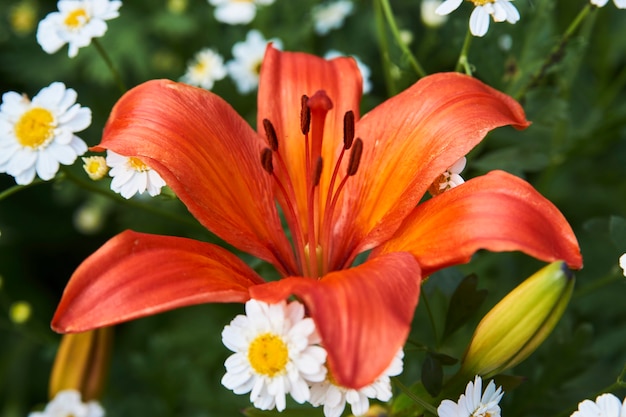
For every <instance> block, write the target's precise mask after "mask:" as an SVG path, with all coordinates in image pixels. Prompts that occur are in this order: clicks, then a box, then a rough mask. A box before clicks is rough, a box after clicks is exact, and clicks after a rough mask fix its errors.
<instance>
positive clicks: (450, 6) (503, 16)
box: [435, 0, 520, 36]
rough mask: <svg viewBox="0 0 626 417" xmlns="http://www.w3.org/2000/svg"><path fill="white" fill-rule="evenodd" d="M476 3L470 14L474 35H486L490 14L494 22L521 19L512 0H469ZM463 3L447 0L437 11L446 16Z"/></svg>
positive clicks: (510, 21) (511, 21) (470, 23)
mask: <svg viewBox="0 0 626 417" xmlns="http://www.w3.org/2000/svg"><path fill="white" fill-rule="evenodd" d="M467 1H471V2H472V3H474V6H475V7H474V10H473V11H472V14H471V15H470V22H469V27H470V32H471V33H472V35H474V36H485V34H486V33H487V30H488V29H489V16H491V17H492V18H493V21H494V22H504V21H505V20H506V21H507V22H509V23H516V22H517V21H518V20H519V19H520V15H519V12H518V11H517V9H516V8H515V6H513V3H511V1H512V0H467ZM461 3H463V0H445V1H444V2H443V3H442V4H441V5H440V6H439V7H438V8H437V10H435V13H437V14H439V15H442V16H445V15H448V14H450V13H452V12H453V11H455V10H456V9H458V8H459V6H460V5H461Z"/></svg>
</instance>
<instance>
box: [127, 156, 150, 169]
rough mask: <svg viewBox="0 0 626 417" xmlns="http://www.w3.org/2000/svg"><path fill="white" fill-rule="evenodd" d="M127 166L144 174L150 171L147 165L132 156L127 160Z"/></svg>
mask: <svg viewBox="0 0 626 417" xmlns="http://www.w3.org/2000/svg"><path fill="white" fill-rule="evenodd" d="M128 164H129V165H130V167H131V168H132V169H134V170H135V171H137V172H144V171H147V170H149V169H150V168H149V167H148V165H146V164H144V163H143V162H141V160H140V159H139V158H135V157H134V156H131V157H130V158H128Z"/></svg>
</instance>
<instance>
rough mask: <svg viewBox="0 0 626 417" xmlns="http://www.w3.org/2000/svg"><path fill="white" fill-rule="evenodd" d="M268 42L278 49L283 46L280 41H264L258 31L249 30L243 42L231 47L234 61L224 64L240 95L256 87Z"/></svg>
mask: <svg viewBox="0 0 626 417" xmlns="http://www.w3.org/2000/svg"><path fill="white" fill-rule="evenodd" d="M269 42H271V43H272V45H273V46H274V47H275V48H278V49H281V48H282V46H283V44H282V42H281V40H280V39H270V40H266V39H265V38H264V37H263V35H262V34H261V32H259V31H258V30H251V31H250V32H248V34H247V35H246V40H245V41H243V42H237V43H235V44H234V45H233V58H234V59H233V60H231V61H229V62H228V63H227V64H226V69H227V70H228V74H229V75H230V77H231V78H232V79H233V81H234V82H235V84H236V86H237V91H239V92H240V93H241V94H247V93H250V92H252V91H254V90H256V88H257V87H258V85H259V73H260V71H261V63H262V62H263V57H264V56H265V49H266V47H267V44H268V43H269Z"/></svg>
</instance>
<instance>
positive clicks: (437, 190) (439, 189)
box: [428, 156, 467, 195]
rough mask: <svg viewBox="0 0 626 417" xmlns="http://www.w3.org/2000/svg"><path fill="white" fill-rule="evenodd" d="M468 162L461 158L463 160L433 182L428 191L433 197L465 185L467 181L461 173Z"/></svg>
mask: <svg viewBox="0 0 626 417" xmlns="http://www.w3.org/2000/svg"><path fill="white" fill-rule="evenodd" d="M466 162H467V160H466V159H465V157H464V156H463V157H461V159H459V160H458V161H456V162H455V163H454V164H452V166H451V167H450V168H448V169H446V170H445V171H444V173H443V174H441V175H440V176H439V178H437V179H436V180H435V181H434V182H433V184H432V185H431V186H430V188H429V189H428V191H429V192H430V193H431V194H432V195H439V194H441V193H443V192H444V191H447V190H449V189H451V188H454V187H458V186H459V185H461V184H463V183H464V182H465V180H464V179H463V177H461V172H463V170H464V169H465V164H466Z"/></svg>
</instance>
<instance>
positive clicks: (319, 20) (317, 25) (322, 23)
mask: <svg viewBox="0 0 626 417" xmlns="http://www.w3.org/2000/svg"><path fill="white" fill-rule="evenodd" d="M353 9H354V4H353V3H352V1H350V0H338V1H334V2H332V3H325V4H320V5H317V6H315V7H314V8H313V25H314V29H315V33H317V34H318V35H326V34H327V33H328V32H330V31H331V30H332V29H338V28H340V27H341V25H343V21H344V20H345V19H346V17H348V15H349V14H350V13H352V10H353Z"/></svg>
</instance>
